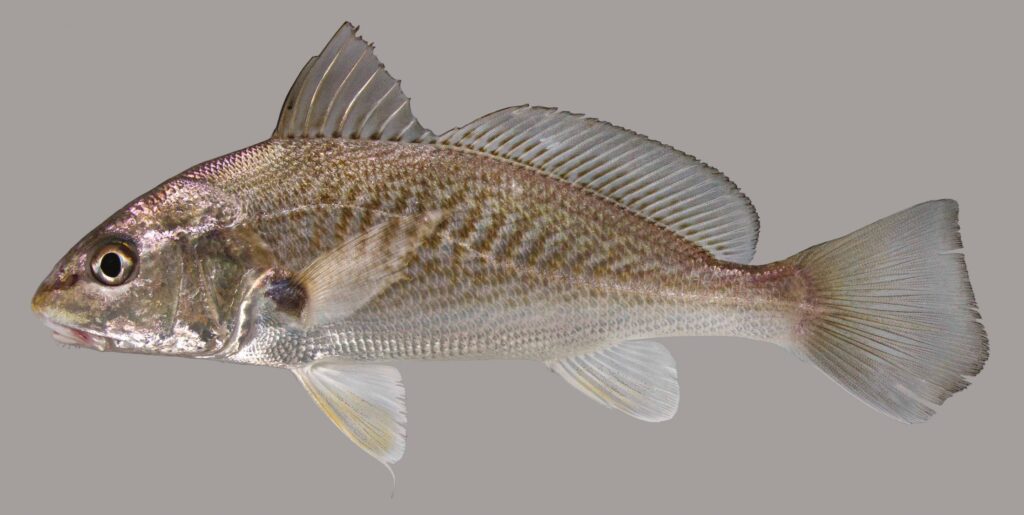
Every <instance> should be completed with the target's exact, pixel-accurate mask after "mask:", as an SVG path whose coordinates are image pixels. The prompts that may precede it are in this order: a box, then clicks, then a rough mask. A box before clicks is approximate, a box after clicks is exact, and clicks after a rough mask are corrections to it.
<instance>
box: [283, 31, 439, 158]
mask: <svg viewBox="0 0 1024 515" xmlns="http://www.w3.org/2000/svg"><path fill="white" fill-rule="evenodd" d="M356 30H357V29H356V28H355V27H353V26H352V25H351V24H350V23H348V22H345V23H344V24H343V25H342V26H341V28H340V29H338V32H337V33H336V34H335V35H334V37H333V38H331V40H330V41H329V42H328V43H327V46H326V47H324V49H323V51H322V52H320V55H318V56H316V57H313V58H312V59H310V60H309V62H308V63H306V66H305V67H304V68H302V71H301V72H299V76H298V77H297V78H296V79H295V83H294V84H292V88H291V90H289V91H288V97H287V98H285V101H284V106H283V107H282V108H281V116H280V117H279V118H278V120H277V129H275V130H274V137H275V138H346V139H372V140H383V141H409V142H411V141H419V142H431V141H433V140H434V139H435V136H434V134H433V133H432V132H430V131H429V130H427V129H424V128H423V126H422V125H420V123H419V122H418V121H416V118H415V117H414V116H413V115H412V109H411V108H410V106H409V98H408V97H406V96H405V94H404V93H402V88H401V84H400V83H399V81H397V80H395V78H394V77H392V76H391V75H390V74H388V72H386V71H385V70H384V65H383V64H381V62H380V61H379V60H378V59H377V57H376V56H374V55H373V45H371V44H369V43H367V42H366V41H364V40H363V38H361V37H359V36H356Z"/></svg>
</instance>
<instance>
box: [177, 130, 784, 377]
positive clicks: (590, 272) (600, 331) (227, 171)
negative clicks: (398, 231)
mask: <svg viewBox="0 0 1024 515" xmlns="http://www.w3.org/2000/svg"><path fill="white" fill-rule="evenodd" d="M180 180H181V181H182V182H183V183H185V184H186V185H187V184H191V183H201V184H203V189H206V188H214V189H217V190H218V191H221V192H223V194H224V195H225V196H226V197H228V198H231V199H233V200H234V201H235V202H237V209H238V210H239V211H240V212H243V213H245V218H244V219H242V220H240V221H239V222H238V223H237V224H236V225H234V226H233V227H231V228H230V229H226V230H225V232H224V233H223V236H224V237H226V238H228V239H239V240H243V239H245V238H239V237H236V236H235V235H234V234H233V233H251V234H252V235H253V236H254V238H253V240H258V241H260V242H262V244H263V245H264V246H265V248H266V250H267V254H269V255H268V256H267V260H268V261H269V262H270V263H271V266H272V267H274V268H277V269H282V270H303V269H305V268H306V267H307V266H309V265H310V263H312V262H313V261H314V260H315V259H316V258H317V257H319V256H322V255H324V254H326V253H328V252H330V251H331V250H332V249H334V248H336V247H337V246H339V245H341V244H343V243H344V242H345V241H347V240H349V239H351V238H355V237H357V236H358V235H360V234H362V233H364V232H366V231H367V230H368V229H369V228H371V227H373V226H376V225H378V224H381V223H386V221H387V220H390V219H395V218H398V217H407V216H418V215H422V214H424V213H428V212H439V213H442V219H441V220H440V221H439V224H438V226H437V228H436V232H435V234H433V235H432V237H431V238H430V239H429V240H427V241H426V242H424V243H423V244H422V245H420V247H419V248H418V249H417V251H416V255H415V257H414V258H413V259H412V260H411V262H410V263H409V264H408V265H407V267H406V269H405V270H404V273H403V275H404V277H403V278H402V279H401V280H400V281H398V282H396V283H394V284H392V285H391V286H390V287H388V288H387V289H385V290H384V291H382V292H380V293H379V294H378V295H377V296H375V297H374V298H373V299H372V300H371V301H369V302H367V303H366V304H365V305H363V306H362V307H361V308H360V309H359V310H358V311H356V312H354V313H352V314H351V315H349V316H347V317H345V318H343V319H339V320H335V321H332V322H331V323H329V324H324V325H322V326H317V327H315V328H303V327H297V326H296V327H293V326H291V325H290V324H288V323H287V322H285V323H282V324H272V323H271V324H267V325H261V326H260V329H258V330H259V331H260V332H259V335H258V336H256V337H255V338H254V339H253V340H251V341H249V342H248V343H247V345H245V346H244V348H242V349H241V350H240V351H239V352H238V353H236V354H233V355H231V356H228V357H227V359H229V360H232V361H239V362H245V363H252V364H261V365H274V366H295V365H301V364H304V363H307V362H311V361H315V360H317V359H321V358H325V357H339V358H344V359H347V360H358V361H381V360H394V359H493V358H514V359H537V360H549V359H556V358H560V357H564V356H568V355H573V354H577V353H579V352H583V351H586V350H588V349H591V348H594V347H599V346H602V345H605V344H607V343H609V342H618V341H622V340H626V339H629V338H637V337H655V336H671V335H697V334H701V335H714V334H720V335H743V336H749V337H752V338H759V339H763V340H773V339H776V338H779V337H780V336H781V335H782V334H783V333H784V331H785V330H786V329H787V321H786V320H785V319H786V317H787V313H786V312H785V310H783V309H779V306H780V305H784V303H785V302H786V301H787V300H789V299H792V300H794V301H799V298H798V297H797V296H798V295H799V286H798V285H797V284H795V283H796V282H798V281H799V279H798V278H797V277H795V276H794V275H793V271H792V270H791V269H790V268H787V267H785V266H782V265H768V266H763V267H752V266H745V265H737V264H732V263H726V262H722V261H719V260H716V259H715V258H713V257H712V256H711V255H710V254H708V253H707V252H705V251H704V250H702V249H701V248H699V247H697V246H695V245H693V244H691V243H689V242H687V241H686V240H684V239H682V238H677V237H673V236H672V235H671V234H668V233H667V232H666V231H665V230H664V229H662V228H660V227H657V226H656V225H653V224H650V223H642V221H638V220H637V218H636V216H635V215H632V214H631V213H629V212H628V211H625V210H623V209H621V208H618V207H616V206H615V205H613V204H610V203H608V202H606V201H603V200H601V199H599V198H597V197H595V196H593V195H588V194H586V193H585V192H584V191H583V190H581V189H579V188H574V187H572V186H571V185H569V184H567V183H561V182H556V181H553V180H551V179H549V178H546V177H543V176H539V175H537V174H536V173H533V172H531V171H529V170H527V169H525V168H523V167H521V166H517V165H515V164H512V163H509V162H504V161H501V160H498V159H495V158H493V157H490V156H486V155H481V154H477V153H473V152H468V151H464V150H461V149H448V148H443V147H438V146H436V145H430V144H420V143H394V142H377V141H352V140H340V139H323V140H312V141H291V140H283V141H269V142H266V143H262V144H259V145H256V146H254V147H251V148H249V149H246V150H243V151H241V152H239V153H236V154H232V155H229V156H226V157H224V158H221V159H218V160H215V161H212V162H210V163H207V164H204V165H201V166H199V167H197V168H196V169H194V170H191V171H188V172H186V173H184V174H183V175H182V177H181V178H180ZM171 187H172V188H173V187H176V186H171ZM186 187H187V186H186ZM638 222H641V223H638ZM250 266H258V265H257V264H256V263H253V264H252V265H250Z"/></svg>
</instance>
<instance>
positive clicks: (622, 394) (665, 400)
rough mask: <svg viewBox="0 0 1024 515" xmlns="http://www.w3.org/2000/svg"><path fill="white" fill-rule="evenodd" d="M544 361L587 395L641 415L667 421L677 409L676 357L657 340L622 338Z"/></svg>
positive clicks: (639, 417)
mask: <svg viewBox="0 0 1024 515" xmlns="http://www.w3.org/2000/svg"><path fill="white" fill-rule="evenodd" d="M546 364H547V365H548V367H550V368H551V370H553V371H554V372H555V373H557V374H558V375H560V376H562V378H563V379H565V380H566V381H568V383H569V384H571V385H572V386H574V387H575V388H576V389H577V390H579V391H581V392H583V393H584V394H585V395H586V396H587V397H590V398H591V399H594V400H596V401H597V402H600V403H601V404H604V405H606V406H608V407H609V408H614V409H617V410H619V411H621V412H623V413H625V414H627V415H629V416H631V417H635V418H638V419H640V420H644V421H647V422H662V421H665V420H669V419H671V418H672V417H673V416H675V414H676V410H677V409H678V408H679V380H678V379H677V376H676V362H675V360H674V359H673V358H672V354H670V353H669V352H668V349H666V348H665V346H664V345H662V344H660V343H657V342H652V341H646V340H634V341H625V342H622V343H619V344H616V345H612V346H610V347H605V348H602V349H599V350H595V351H592V352H589V353H586V354H580V355H576V356H570V357H567V358H562V359H557V360H551V361H547V362H546Z"/></svg>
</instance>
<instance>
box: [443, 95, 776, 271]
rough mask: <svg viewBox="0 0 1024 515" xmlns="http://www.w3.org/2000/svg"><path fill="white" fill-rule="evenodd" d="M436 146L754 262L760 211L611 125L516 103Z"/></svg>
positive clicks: (684, 159)
mask: <svg viewBox="0 0 1024 515" xmlns="http://www.w3.org/2000/svg"><path fill="white" fill-rule="evenodd" d="M438 143H441V144H443V145H449V146H453V147H461V148H466V149H471V150H474V151H477V152H481V153H485V154H489V155H493V156H498V157H502V158H505V159H509V160H512V161H515V162H517V163H520V164H523V165H525V166H527V167H530V168H532V169H534V170H536V171H537V172H539V173H542V174H544V175H547V176H550V177H553V178H556V179H559V180H562V181H565V182H568V183H571V184H574V185H576V186H579V187H582V188H585V189H587V190H589V191H592V192H593V193H595V194H597V195H599V196H601V197H603V198H605V199H607V200H610V201H612V202H614V203H616V204H618V205H620V206H622V207H623V208H625V209H627V210H629V211H630V212H632V213H635V214H636V215H638V216H640V217H642V218H645V219H647V220H650V221H651V222H654V223H655V224H657V225H660V226H663V227H665V228H667V229H669V230H670V231H672V232H674V233H676V234H678V235H679V236H682V237H683V238H686V239H687V240H688V241H690V242H691V243H694V244H696V245H699V246H700V247H702V248H703V249H704V250H707V251H708V252H710V253H711V254H712V255H714V256H715V257H716V258H718V259H722V260H725V261H732V262H736V263H749V262H750V260H751V259H752V258H753V257H754V248H755V247H756V246H757V232H758V221H757V212H756V211H754V206H753V205H751V204H750V200H749V199H747V197H746V195H744V194H742V193H740V190H739V188H737V187H736V185H735V184H733V183H732V181H730V180H729V179H728V178H726V177H725V175H723V174H722V173H721V172H719V171H718V170H715V169H714V168H711V167H710V166H708V165H706V164H704V163H701V162H700V161H698V160H697V159H696V158H694V157H693V156H689V155H687V154H684V153H683V152H680V151H678V150H676V149H674V148H672V147H669V146H667V145H663V144H661V143H658V142H656V141H652V140H650V139H648V138H646V137H644V136H641V135H639V134H637V133H635V132H632V131H629V130H626V129H623V128H622V127H616V126H614V125H611V124H609V123H605V122H602V121H600V120H595V119H593V118H584V117H583V116H582V115H578V114H573V113H567V112H565V111H558V110H556V109H553V108H550V107H530V106H518V107H509V108H507V109H502V110H500V111H497V112H494V113H491V114H489V115H487V116H484V117H483V118H480V119H478V120H476V121H474V122H471V123H470V124H468V125H466V126H464V127H460V128H458V129H452V130H450V131H448V132H446V133H445V134H443V135H442V136H441V137H440V138H439V140H438Z"/></svg>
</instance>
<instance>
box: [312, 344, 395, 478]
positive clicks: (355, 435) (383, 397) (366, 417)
mask: <svg viewBox="0 0 1024 515" xmlns="http://www.w3.org/2000/svg"><path fill="white" fill-rule="evenodd" d="M292 371H293V372H294V373H295V375H296V376H297V377H298V378H299V381H300V382H301V383H302V386H304V387H305V388H306V391H307V392H309V395H310V396H312V397H313V400H314V401H315V402H316V404H317V405H318V406H320V409H322V410H323V412H324V414H326V415H327V417H328V418H330V419H331V422H334V425H335V426H337V427H338V429H340V430H341V431H342V432H343V433H345V434H346V435H347V436H348V437H349V439H351V440H352V442H353V443H355V444H356V445H358V446H359V448H361V449H362V450H364V451H366V452H367V453H368V454H369V455H370V456H373V457H374V458H376V459H377V460H378V461H380V462H381V463H383V464H384V465H385V466H389V465H391V464H393V463H395V462H397V461H398V460H399V459H401V458H402V454H404V453H405V421H406V419H405V388H404V387H403V386H402V376H401V374H399V372H398V370H397V369H396V368H395V367H391V366H386V365H368V364H354V363H349V362H344V361H337V360H329V359H328V360H319V361H315V362H313V363H310V364H308V365H306V366H303V367H299V368H294V369H292ZM389 469H390V467H389Z"/></svg>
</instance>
